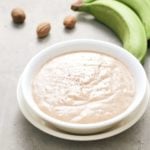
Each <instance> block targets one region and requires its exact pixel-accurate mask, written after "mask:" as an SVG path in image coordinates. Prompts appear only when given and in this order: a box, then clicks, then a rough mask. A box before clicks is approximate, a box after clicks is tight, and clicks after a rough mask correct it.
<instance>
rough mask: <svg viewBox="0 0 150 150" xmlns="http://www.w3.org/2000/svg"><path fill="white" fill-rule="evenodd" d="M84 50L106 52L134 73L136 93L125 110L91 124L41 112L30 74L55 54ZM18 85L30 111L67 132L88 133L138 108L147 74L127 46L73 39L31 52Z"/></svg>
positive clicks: (120, 119)
mask: <svg viewBox="0 0 150 150" xmlns="http://www.w3.org/2000/svg"><path fill="white" fill-rule="evenodd" d="M87 50H88V51H92V52H97V53H104V54H107V55H110V56H112V57H114V58H116V59H118V60H120V61H121V62H122V63H124V64H125V65H126V66H127V67H128V69H129V71H130V72H131V73H132V75H133V77H134V80H135V87H136V93H135V97H134V99H133V102H132V104H131V105H130V106H129V107H128V109H127V110H126V111H124V112H123V113H121V114H119V115H118V116H116V117H114V118H111V119H109V120H106V121H102V122H98V123H91V124H75V123H69V122H64V121H61V120H58V119H56V118H53V117H51V116H49V115H47V114H45V113H44V112H42V111H41V110H40V109H39V107H38V106H37V104H36V103H35V101H34V97H33V96H32V81H33V78H34V76H35V75H36V74H37V72H38V71H39V70H40V69H41V67H42V66H43V65H44V64H45V63H46V62H47V61H50V60H51V59H53V58H55V57H57V56H58V55H62V54H66V53H72V52H78V51H87ZM21 89H22V94H23V96H24V98H25V101H26V103H27V105H28V106H29V107H30V109H32V111H33V112H34V113H35V114H36V115H37V116H38V117H40V118H41V119H43V120H44V121H46V122H47V123H50V124H53V125H54V126H55V127H57V128H58V129H61V130H63V131H66V132H70V133H75V134H92V133H97V132H102V131H105V130H107V129H109V128H111V127H113V126H114V125H117V124H118V123H119V122H120V121H123V120H124V119H126V118H127V117H128V116H129V115H131V114H132V113H134V112H135V111H136V110H137V109H138V108H139V106H140V104H141V103H142V101H143V99H144V96H145V94H146V91H147V77H146V74H145V71H144V69H143V67H142V65H141V64H140V62H139V61H138V60H137V59H136V58H135V57H134V56H133V55H132V54H130V53H129V52H128V51H127V50H125V49H123V48H121V47H119V46H116V45H114V44H110V43H107V42H104V41H97V40H90V39H77V40H71V41H66V42H61V43H57V44H55V45H52V46H50V47H48V48H46V49H44V50H42V51H41V52H40V53H38V54H37V55H35V56H34V57H33V58H32V59H31V60H30V62H29V63H28V64H27V66H26V67H25V70H24V72H23V75H22V82H21Z"/></svg>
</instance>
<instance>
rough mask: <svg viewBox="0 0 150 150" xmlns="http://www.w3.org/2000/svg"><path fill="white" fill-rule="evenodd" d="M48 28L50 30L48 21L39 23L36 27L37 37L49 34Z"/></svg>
mask: <svg viewBox="0 0 150 150" xmlns="http://www.w3.org/2000/svg"><path fill="white" fill-rule="evenodd" d="M50 30H51V25H50V23H48V22H43V23H40V24H39V25H38V26H37V29H36V33H37V36H38V38H44V37H46V36H47V35H48V34H49V32H50Z"/></svg>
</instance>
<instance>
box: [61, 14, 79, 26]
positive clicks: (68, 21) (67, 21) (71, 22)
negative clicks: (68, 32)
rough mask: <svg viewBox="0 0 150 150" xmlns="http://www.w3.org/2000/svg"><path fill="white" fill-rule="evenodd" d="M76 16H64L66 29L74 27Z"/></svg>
mask: <svg viewBox="0 0 150 150" xmlns="http://www.w3.org/2000/svg"><path fill="white" fill-rule="evenodd" d="M76 22H77V21H76V17H75V16H67V17H65V19H64V22H63V23H64V26H65V27H66V28H67V29H72V28H74V26H75V24H76Z"/></svg>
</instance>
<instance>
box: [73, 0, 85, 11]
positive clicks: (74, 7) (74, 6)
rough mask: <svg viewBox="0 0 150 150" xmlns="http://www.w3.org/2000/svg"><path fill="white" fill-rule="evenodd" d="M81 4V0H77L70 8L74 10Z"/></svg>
mask: <svg viewBox="0 0 150 150" xmlns="http://www.w3.org/2000/svg"><path fill="white" fill-rule="evenodd" d="M82 4H83V0H77V1H76V2H75V3H73V4H72V5H71V9H72V10H74V11H78V10H79V9H80V7H81V6H82Z"/></svg>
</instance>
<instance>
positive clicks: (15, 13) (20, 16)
mask: <svg viewBox="0 0 150 150" xmlns="http://www.w3.org/2000/svg"><path fill="white" fill-rule="evenodd" d="M11 16H12V19H13V21H14V23H23V22H24V20H25V18H26V15H25V12H24V11H23V10H22V9H21V8H14V9H13V10H12V11H11Z"/></svg>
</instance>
